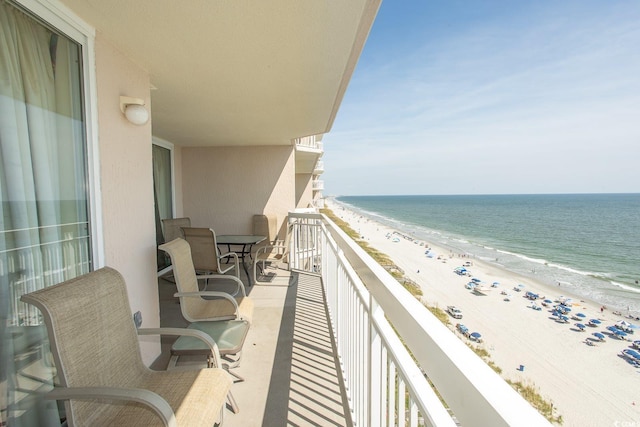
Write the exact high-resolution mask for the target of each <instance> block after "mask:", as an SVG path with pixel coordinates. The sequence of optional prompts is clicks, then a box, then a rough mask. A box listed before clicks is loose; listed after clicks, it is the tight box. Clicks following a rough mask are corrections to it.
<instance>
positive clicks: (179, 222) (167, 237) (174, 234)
mask: <svg viewBox="0 0 640 427" xmlns="http://www.w3.org/2000/svg"><path fill="white" fill-rule="evenodd" d="M182 227H191V219H190V218H169V219H163V220H162V230H163V237H164V241H165V242H170V241H172V240H173V239H176V238H178V237H182V238H184V234H183V233H182Z"/></svg>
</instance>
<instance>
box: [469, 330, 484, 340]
mask: <svg viewBox="0 0 640 427" xmlns="http://www.w3.org/2000/svg"><path fill="white" fill-rule="evenodd" d="M470 336H471V338H473V339H474V340H476V341H480V338H482V335H480V332H472V333H471V335H470Z"/></svg>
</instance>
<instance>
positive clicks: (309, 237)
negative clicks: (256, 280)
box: [289, 213, 550, 427]
mask: <svg viewBox="0 0 640 427" xmlns="http://www.w3.org/2000/svg"><path fill="white" fill-rule="evenodd" d="M289 221H290V223H291V224H292V226H293V228H292V230H293V234H292V242H291V246H292V247H291V251H290V263H291V264H290V265H291V267H292V269H297V270H303V271H306V272H308V273H312V274H319V275H321V277H322V282H323V287H324V289H325V295H326V297H325V298H326V304H327V307H328V312H329V317H330V321H331V327H332V331H333V334H334V338H335V342H336V347H337V353H338V354H337V356H338V358H339V360H340V363H341V368H342V374H343V377H344V381H345V388H346V393H347V398H348V401H349V405H350V411H351V416H352V418H353V422H354V425H356V426H372V427H376V426H395V425H399V426H404V425H407V426H418V425H426V426H454V425H455V421H454V418H453V417H452V415H451V414H450V413H449V411H448V410H447V409H446V408H445V406H444V405H443V404H442V403H441V401H440V400H439V399H438V397H437V396H436V394H435V392H434V391H433V390H432V388H431V386H430V385H429V382H431V383H432V384H433V386H434V387H435V388H436V389H437V391H438V393H439V394H440V395H441V396H442V398H443V400H444V401H445V402H446V404H447V405H448V407H449V409H450V410H451V412H452V413H453V414H455V418H457V420H458V421H460V422H461V423H462V425H487V426H489V425H490V426H513V425H527V426H550V424H549V423H548V422H547V421H546V419H545V418H544V417H542V416H541V415H540V414H539V413H538V412H537V411H536V410H535V409H533V407H531V406H530V405H529V404H528V403H527V402H526V401H525V400H524V399H523V398H522V397H521V396H520V395H519V394H518V393H517V392H516V391H515V390H513V389H512V388H511V387H510V386H509V385H508V384H507V383H506V382H505V381H503V380H502V378H500V376H499V375H498V374H496V373H495V372H494V371H493V370H492V369H491V368H490V367H489V366H487V365H486V364H485V363H484V362H483V361H482V359H480V358H479V357H478V356H477V355H476V354H475V353H473V351H472V350H471V349H469V348H468V347H467V346H466V345H465V344H464V343H463V342H462V341H460V340H459V339H458V338H457V337H456V336H455V335H454V334H453V333H452V332H451V331H450V330H449V329H448V328H447V327H446V326H445V325H443V324H442V323H441V322H440V321H439V320H438V319H437V318H436V317H435V316H433V315H432V314H431V313H430V312H429V311H428V310H427V309H426V308H425V307H424V306H423V305H422V304H421V303H420V302H419V301H418V300H416V299H415V298H414V297H413V296H412V295H411V294H409V292H408V291H406V290H405V289H404V288H403V287H402V286H401V285H400V284H399V283H398V282H397V281H396V280H395V279H394V278H393V277H391V275H389V274H388V273H387V272H386V271H385V270H384V269H383V268H382V267H381V266H380V265H379V264H378V263H376V262H375V261H374V260H373V259H372V258H371V257H369V256H368V255H367V254H366V253H365V252H364V251H363V250H362V249H361V248H360V247H359V246H358V245H357V244H356V243H355V242H354V241H353V240H352V239H350V238H349V237H348V236H347V235H346V234H345V233H344V232H342V230H340V229H338V228H337V227H336V226H335V224H333V222H331V221H330V220H329V219H328V218H326V217H325V216H324V215H320V214H294V213H290V214H289ZM391 325H393V327H392V326H391ZM396 331H397V334H396ZM400 338H401V339H402V341H401V340H400ZM405 346H406V347H405ZM409 352H410V353H409ZM427 378H428V380H427Z"/></svg>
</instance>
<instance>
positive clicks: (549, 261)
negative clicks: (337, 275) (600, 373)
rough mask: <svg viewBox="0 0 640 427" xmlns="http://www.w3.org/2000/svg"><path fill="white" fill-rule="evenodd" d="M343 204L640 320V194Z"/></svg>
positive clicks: (375, 199) (354, 199)
mask: <svg viewBox="0 0 640 427" xmlns="http://www.w3.org/2000/svg"><path fill="white" fill-rule="evenodd" d="M336 200H337V201H338V202H339V203H344V204H345V205H347V206H348V207H349V208H350V209H352V210H354V211H356V212H360V213H361V214H364V215H367V216H369V217H372V218H373V219H375V220H377V221H379V222H382V223H384V224H385V225H389V226H391V227H394V228H396V229H399V230H401V231H403V232H405V233H408V234H412V235H413V236H415V237H416V238H419V239H423V240H425V241H427V242H429V241H431V242H433V243H434V244H436V245H440V246H443V247H445V248H447V249H448V250H451V251H454V252H456V253H467V254H468V255H470V256H474V257H477V258H480V259H482V260H484V261H487V262H491V263H495V264H497V265H499V266H501V267H502V268H504V269H507V270H510V271H513V272H516V273H519V274H522V275H525V276H529V277H532V278H535V279H537V280H539V281H542V282H544V283H547V284H549V285H553V286H558V285H560V286H561V287H565V288H567V289H569V290H570V292H573V293H575V294H577V295H579V296H582V297H584V298H588V299H591V300H594V301H597V302H599V303H601V304H603V305H605V306H607V307H608V308H610V309H617V310H619V311H621V312H622V313H623V314H628V313H627V312H630V313H631V314H633V315H634V316H638V315H640V194H562V195H560V194H554V195H471V196H341V197H337V198H336ZM337 213H339V212H337ZM558 293H559V294H561V293H562V290H560V289H559V290H558Z"/></svg>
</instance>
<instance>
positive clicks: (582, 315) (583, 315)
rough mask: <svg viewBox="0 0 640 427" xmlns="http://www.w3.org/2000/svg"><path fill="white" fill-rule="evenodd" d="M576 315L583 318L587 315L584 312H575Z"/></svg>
mask: <svg viewBox="0 0 640 427" xmlns="http://www.w3.org/2000/svg"><path fill="white" fill-rule="evenodd" d="M576 317H581V318H583V319H584V318H585V317H587V315H586V314H584V313H576Z"/></svg>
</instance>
